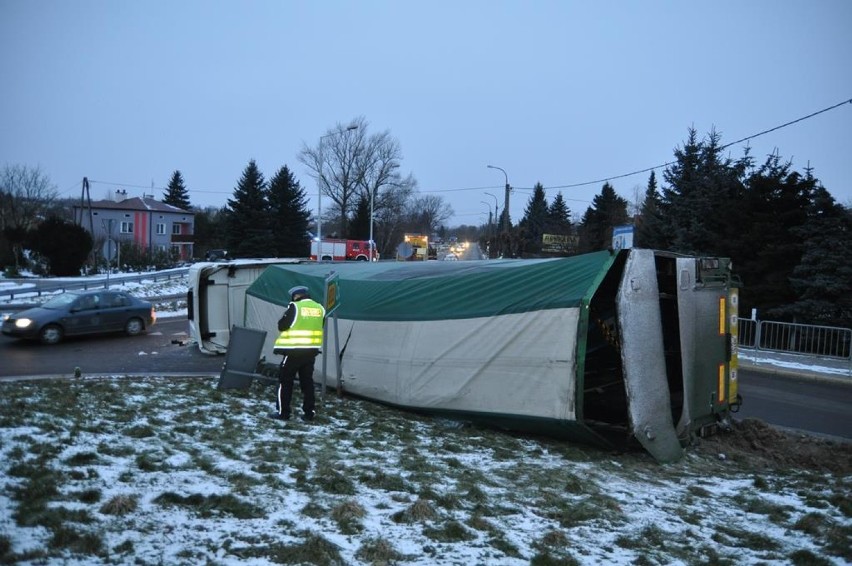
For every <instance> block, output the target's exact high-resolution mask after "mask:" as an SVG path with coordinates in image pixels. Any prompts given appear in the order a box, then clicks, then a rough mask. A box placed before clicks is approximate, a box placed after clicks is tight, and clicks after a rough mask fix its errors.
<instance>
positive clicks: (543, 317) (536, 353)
mask: <svg viewBox="0 0 852 566" xmlns="http://www.w3.org/2000/svg"><path fill="white" fill-rule="evenodd" d="M282 314H283V308H282V307H280V306H278V305H275V304H272V303H269V302H267V301H264V300H262V299H259V298H257V297H252V296H248V297H247V302H246V321H245V325H246V326H248V327H249V328H258V329H262V330H266V331H267V338H266V344H265V346H264V351H263V355H265V356H266V359H267V361H271V362H272V361H274V362H277V361H279V360H280V357H279V356H276V355H274V354H273V353H272V345H273V343H274V341H275V337H276V336H277V334H278V329H277V322H278V319H279V318H280V317H281V315H282ZM578 320H579V309H578V308H560V309H551V310H544V311H533V312H527V313H516V314H508V315H499V316H493V317H480V318H469V319H459V320H442V321H355V322H353V321H351V320H346V319H339V320H338V330H339V334H340V347H341V349H343V361H342V364H341V368H342V373H343V388H344V390H345V391H347V392H350V393H352V394H355V395H359V396H362V397H365V398H368V399H374V400H377V401H381V402H385V403H392V404H396V405H401V406H406V407H411V408H420V409H431V410H448V411H460V412H472V413H487V414H497V415H517V416H523V417H533V418H545V419H556V420H574V419H575V411H574V409H575V406H574V405H575V394H576V392H575V383H576V380H575V370H576V359H575V354H576V352H575V349H576V343H577V325H578ZM326 332H327V336H328V338H327V339H328V342H327V360H326V364H327V377H326V384H327V385H328V386H330V387H336V386H337V383H336V375H337V366H336V363H335V359H334V358H335V343H334V339H335V337H334V325H333V323H332V321H331V320H329V323H328V324H327V329H326ZM321 369H322V358H321V357H320V358H317V364H316V373H315V380H316V381H322V376H321V373H320V372H321Z"/></svg>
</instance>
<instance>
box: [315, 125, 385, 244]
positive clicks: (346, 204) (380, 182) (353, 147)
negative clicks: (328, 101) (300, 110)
mask: <svg viewBox="0 0 852 566" xmlns="http://www.w3.org/2000/svg"><path fill="white" fill-rule="evenodd" d="M368 126H369V124H368V122H367V121H366V119H365V118H364V117H363V116H362V117H359V118H356V119H355V120H353V121H352V122H351V123H350V124H348V125H343V124H339V123H338V124H337V125H336V126H335V127H334V128H331V129H330V130H328V131H327V132H326V133H325V134H324V135H322V136H320V139H319V141H318V142H317V144H316V146H313V147H310V146H308V145H307V144H304V145H303V146H302V150H301V151H300V152H299V156H298V159H299V161H300V162H301V163H302V164H303V165H305V166H306V167H307V168H308V170H309V171H310V175H311V176H312V177H313V178H314V180H315V181H316V183H317V186H318V187H319V190H320V192H321V194H322V196H327V197H329V198H330V199H331V201H332V202H333V203H334V204H335V205H337V206H336V210H337V211H338V212H339V214H340V216H339V220H340V226H339V233H340V234H346V233H347V229H346V228H347V226H346V225H347V222H348V219H349V216H350V213H351V212H352V209H353V208H354V207H355V205H356V203H357V201H358V197H360V196H361V195H363V196H365V197H367V199H370V198H371V197H372V199H373V210H374V213H377V212H378V211H379V210H380V207H381V206H382V197H381V192H382V191H383V190H386V189H388V188H390V187H392V186H393V185H394V183H397V182H399V181H400V176H399V171H398V169H399V166H400V160H401V159H402V151H401V149H400V145H399V142H398V141H397V140H396V139H395V138H394V137H393V136H391V134H390V132H389V131H387V130H386V131H384V132H380V133H376V134H368V133H367V129H368Z"/></svg>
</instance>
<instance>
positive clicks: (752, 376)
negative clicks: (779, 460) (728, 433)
mask: <svg viewBox="0 0 852 566" xmlns="http://www.w3.org/2000/svg"><path fill="white" fill-rule="evenodd" d="M740 394H741V395H742V396H743V405H742V408H741V409H740V412H739V413H736V415H735V418H737V419H745V418H756V419H761V420H763V421H766V422H768V423H771V424H773V425H775V426H780V427H785V428H791V429H794V430H804V431H808V432H812V433H817V434H822V435H828V436H834V437H839V438H846V439H852V381H849V382H846V383H843V382H839V381H837V380H824V379H819V378H814V377H813V376H810V377H798V376H795V375H778V374H774V373H767V372H760V371H754V370H746V369H743V368H740Z"/></svg>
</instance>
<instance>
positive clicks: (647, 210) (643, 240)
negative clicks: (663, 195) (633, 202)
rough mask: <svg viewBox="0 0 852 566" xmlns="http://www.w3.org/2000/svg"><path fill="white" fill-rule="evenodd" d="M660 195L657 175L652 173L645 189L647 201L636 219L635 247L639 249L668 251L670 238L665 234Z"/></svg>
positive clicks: (643, 203)
mask: <svg viewBox="0 0 852 566" xmlns="http://www.w3.org/2000/svg"><path fill="white" fill-rule="evenodd" d="M661 204H662V203H661V199H660V193H659V192H658V190H657V175H656V173H655V172H654V171H651V175H650V177H649V178H648V187H647V188H646V189H645V199H644V200H643V201H642V207H641V210H640V212H639V217H638V218H637V219H636V222H635V224H636V233H635V239H634V241H633V245H634V246H636V247H637V248H648V249H655V250H666V249H668V247H669V238H668V237H667V236H666V234H665V232H664V222H663V219H662V213H661V211H660V207H661Z"/></svg>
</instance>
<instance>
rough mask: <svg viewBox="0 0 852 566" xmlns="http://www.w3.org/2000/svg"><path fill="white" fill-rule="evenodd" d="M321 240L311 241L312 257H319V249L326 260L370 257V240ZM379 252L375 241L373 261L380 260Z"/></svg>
mask: <svg viewBox="0 0 852 566" xmlns="http://www.w3.org/2000/svg"><path fill="white" fill-rule="evenodd" d="M319 244H320V242H318V241H316V240H313V241H311V259H314V260H315V259H317V249H321V250H322V254H321V259H322V260H324V261H346V260H349V261H368V260H369V259H370V241H369V240H331V239H325V238H324V239H323V241H322V247H320V246H319ZM378 259H379V254H378V252H377V251H376V244H375V242H374V243H373V261H378Z"/></svg>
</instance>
